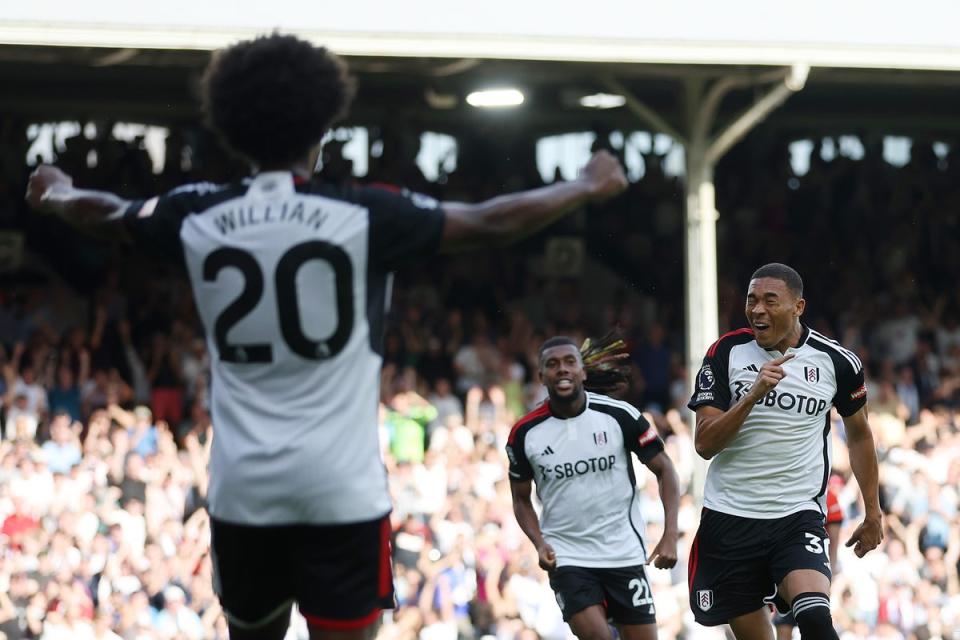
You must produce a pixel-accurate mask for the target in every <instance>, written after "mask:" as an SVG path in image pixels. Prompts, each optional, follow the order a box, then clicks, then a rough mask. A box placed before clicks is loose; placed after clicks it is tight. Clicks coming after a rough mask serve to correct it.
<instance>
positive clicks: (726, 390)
mask: <svg viewBox="0 0 960 640" xmlns="http://www.w3.org/2000/svg"><path fill="white" fill-rule="evenodd" d="M728 363H729V351H728V350H711V352H708V353H707V355H706V356H705V357H704V358H703V364H702V365H700V371H698V372H697V380H696V382H695V383H694V386H693V395H692V396H691V397H690V402H688V403H687V406H688V407H689V408H690V409H692V410H693V411H696V410H697V409H699V408H700V407H716V408H717V409H720V410H722V411H726V410H727V409H729V408H730V375H729V373H728V372H727V365H728Z"/></svg>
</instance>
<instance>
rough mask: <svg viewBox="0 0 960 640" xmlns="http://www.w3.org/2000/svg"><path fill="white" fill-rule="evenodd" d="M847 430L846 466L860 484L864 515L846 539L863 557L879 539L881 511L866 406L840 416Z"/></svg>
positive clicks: (878, 484)
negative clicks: (845, 415) (848, 454)
mask: <svg viewBox="0 0 960 640" xmlns="http://www.w3.org/2000/svg"><path fill="white" fill-rule="evenodd" d="M843 426H844V428H845V429H846V432H847V448H848V449H849V450H850V468H851V469H852V470H853V475H854V477H855V478H856V479H857V484H858V485H860V494H861V495H862V496H863V508H864V517H863V522H862V523H861V524H860V526H859V527H857V529H856V531H854V532H853V535H852V536H850V539H849V540H848V541H847V546H848V547H851V546H852V547H853V551H854V553H856V554H857V556H858V557H861V558H862V557H863V556H864V555H866V553H867V552H868V551H871V550H873V549H875V548H876V547H877V545H879V544H880V541H881V540H883V514H882V512H881V511H880V480H879V472H878V470H877V449H876V446H875V445H874V442H873V433H872V432H871V431H870V424H869V423H868V422H867V408H866V407H862V408H861V409H860V410H859V411H857V412H856V413H854V414H853V415H850V416H847V417H845V418H844V419H843Z"/></svg>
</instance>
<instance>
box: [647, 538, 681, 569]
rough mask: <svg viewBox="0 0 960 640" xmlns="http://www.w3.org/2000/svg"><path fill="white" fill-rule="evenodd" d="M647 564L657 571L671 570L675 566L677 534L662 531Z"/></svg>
mask: <svg viewBox="0 0 960 640" xmlns="http://www.w3.org/2000/svg"><path fill="white" fill-rule="evenodd" d="M647 564H653V566H655V567H656V568H657V569H672V568H673V567H674V566H675V565H676V564H677V533H676V532H675V531H674V532H670V531H664V532H663V537H662V538H660V542H658V543H657V546H655V547H654V548H653V551H651V552H650V556H649V557H648V558H647Z"/></svg>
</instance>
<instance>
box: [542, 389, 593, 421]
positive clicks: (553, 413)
mask: <svg viewBox="0 0 960 640" xmlns="http://www.w3.org/2000/svg"><path fill="white" fill-rule="evenodd" d="M583 395H584V402H583V409H581V410H580V412H579V413H577V414H576V415H572V416H562V415H560V414H559V413H557V412H556V411H554V410H553V405H552V404H550V398H547V408H548V409H550V415H551V416H553V417H554V418H556V419H557V420H572V419H574V418H579V417H580V416H582V415H583V414H584V413H586V412H587V407H588V406H590V394H589V393H587V390H586V389H584V390H583Z"/></svg>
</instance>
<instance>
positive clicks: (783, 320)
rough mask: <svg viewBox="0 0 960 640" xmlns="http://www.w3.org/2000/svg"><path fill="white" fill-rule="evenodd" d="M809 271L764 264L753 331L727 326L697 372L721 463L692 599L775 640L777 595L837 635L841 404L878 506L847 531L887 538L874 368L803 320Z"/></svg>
mask: <svg viewBox="0 0 960 640" xmlns="http://www.w3.org/2000/svg"><path fill="white" fill-rule="evenodd" d="M805 306H806V301H805V300H804V298H803V281H802V280H801V278H800V275H799V274H798V273H797V272H796V271H795V270H793V269H791V268H790V267H788V266H786V265H782V264H776V263H774V264H768V265H765V266H763V267H761V268H759V269H757V271H756V272H755V273H754V274H753V277H752V278H751V280H750V285H749V288H748V290H747V301H746V316H747V321H748V322H749V324H750V327H749V328H745V329H740V330H738V331H733V332H731V333H728V334H726V335H724V336H722V337H721V338H720V339H719V340H718V341H717V342H715V343H714V344H713V346H711V347H710V349H709V351H707V355H706V357H705V358H704V360H703V366H702V368H701V369H700V372H699V374H698V375H697V382H696V387H695V389H694V392H693V397H692V398H691V400H690V405H689V406H690V408H691V409H694V410H695V411H696V413H697V429H696V435H695V444H696V448H697V453H699V454H700V455H701V456H702V457H704V458H706V459H708V460H712V462H711V464H710V467H709V469H708V471H707V480H706V486H705V488H704V498H703V503H704V509H703V515H702V518H701V521H700V528H699V531H698V532H697V537H696V538H695V540H694V543H693V546H692V548H691V551H690V562H689V573H690V606H691V608H692V609H693V613H694V616H695V617H696V619H697V621H698V622H700V623H701V624H704V625H717V624H723V623H729V624H730V626H731V628H732V629H733V632H734V633H735V634H736V636H737V638H738V639H739V640H772V639H773V627H772V626H771V624H770V616H769V614H768V612H767V610H766V607H765V604H764V603H765V601H774V602H776V603H777V606H778V608H780V609H782V610H785V609H786V605H788V604H789V610H790V611H792V613H793V615H794V618H795V619H796V622H797V626H798V627H799V628H800V634H801V637H802V638H804V640H812V639H813V640H823V639H829V638H836V637H837V635H836V632H835V631H834V629H833V622H832V619H831V616H830V599H829V593H830V579H831V565H830V555H829V539H828V537H827V533H826V531H825V529H824V518H825V516H826V514H827V504H826V492H827V482H828V480H829V476H830V411H831V408H834V407H835V408H836V409H837V411H838V412H839V414H840V415H841V416H842V418H843V423H844V427H845V432H846V438H847V445H848V447H849V449H850V464H851V467H852V469H853V473H854V476H855V477H856V479H857V482H858V484H859V485H860V490H861V492H862V494H863V500H864V506H865V510H866V512H865V517H864V521H863V523H862V524H861V525H860V526H859V527H858V528H857V529H856V531H855V532H854V533H853V535H852V536H851V538H850V540H849V541H848V542H847V546H851V545H855V546H854V551H855V552H856V554H857V555H858V556H863V555H864V554H865V553H867V552H868V551H870V550H871V549H874V548H875V547H876V546H877V545H878V544H879V543H880V540H881V538H882V536H883V532H882V521H881V520H882V519H881V512H880V496H879V483H878V479H877V455H876V450H875V448H874V443H873V435H872V433H871V432H870V426H869V424H868V423H867V411H866V387H865V386H864V374H863V365H862V363H861V362H860V360H859V358H857V356H856V355H855V354H854V353H852V352H851V351H849V350H847V349H844V348H843V347H841V346H840V345H839V344H838V343H836V342H835V341H833V340H830V339H829V338H827V337H825V336H823V335H822V334H820V333H818V332H816V331H814V330H813V329H810V328H809V327H806V326H805V325H803V324H802V323H801V322H800V317H801V316H802V315H803V311H804V308H805Z"/></svg>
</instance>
